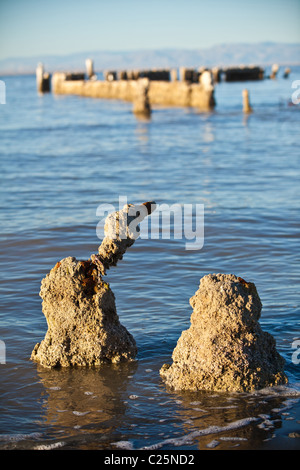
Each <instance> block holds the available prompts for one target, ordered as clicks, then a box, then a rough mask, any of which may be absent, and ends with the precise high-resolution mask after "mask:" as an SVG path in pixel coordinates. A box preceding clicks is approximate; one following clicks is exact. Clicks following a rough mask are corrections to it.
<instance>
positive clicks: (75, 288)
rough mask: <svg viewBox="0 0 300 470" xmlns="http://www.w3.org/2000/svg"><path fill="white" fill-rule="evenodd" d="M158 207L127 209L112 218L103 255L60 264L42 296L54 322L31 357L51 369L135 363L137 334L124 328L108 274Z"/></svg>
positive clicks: (43, 285) (46, 312) (47, 280)
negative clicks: (121, 362) (106, 277)
mask: <svg viewBox="0 0 300 470" xmlns="http://www.w3.org/2000/svg"><path fill="white" fill-rule="evenodd" d="M153 208H155V205H154V203H153V204H152V203H150V202H149V203H145V204H144V205H141V206H132V205H126V206H124V208H123V210H122V211H119V212H116V213H114V214H111V215H110V216H109V217H108V218H107V219H106V225H105V229H104V230H105V238H104V239H103V242H102V244H101V246H100V247H99V253H98V254H97V255H95V254H94V255H92V256H91V258H90V259H89V260H87V261H80V260H77V259H76V258H75V257H68V258H64V259H63V260H61V261H59V262H58V263H57V264H56V265H55V266H54V268H53V269H51V271H50V273H49V274H47V275H46V277H45V278H44V279H43V280H42V283H41V290H40V296H41V297H42V299H43V303H42V308H43V313H44V315H45V317H46V320H47V324H48V331H47V333H46V336H45V338H44V340H43V341H42V342H41V343H38V344H37V345H36V346H35V348H34V350H33V351H32V354H31V359H32V360H33V361H36V362H38V363H40V364H41V365H42V366H45V367H58V366H62V367H67V366H95V365H100V364H101V363H104V362H111V363H117V362H120V361H124V360H132V359H134V357H135V356H136V354H137V347H136V343H135V340H134V338H133V336H132V335H131V334H130V333H129V332H128V331H127V329H126V328H125V327H124V326H123V325H121V323H120V321H119V317H118V315H117V311H116V305H115V297H114V294H113V292H112V290H111V289H110V287H109V284H108V283H106V282H104V280H103V278H102V276H103V275H104V274H105V272H106V270H107V269H109V267H110V266H115V265H116V263H117V261H118V260H120V259H122V257H123V255H124V253H125V251H126V249H127V248H128V247H129V246H131V245H132V244H133V243H134V241H135V239H136V238H137V235H138V230H135V229H137V228H138V227H137V224H134V223H133V222H134V220H135V218H136V217H137V213H138V214H139V215H140V216H139V221H141V220H142V218H144V217H145V216H146V215H148V214H150V213H151V211H152V210H153Z"/></svg>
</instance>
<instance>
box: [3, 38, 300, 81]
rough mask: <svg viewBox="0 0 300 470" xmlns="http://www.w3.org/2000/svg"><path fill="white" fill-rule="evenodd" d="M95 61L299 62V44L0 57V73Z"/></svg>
mask: <svg viewBox="0 0 300 470" xmlns="http://www.w3.org/2000/svg"><path fill="white" fill-rule="evenodd" d="M88 57H89V58H91V59H93V60H94V67H95V71H96V72H100V71H103V70H105V69H111V70H122V69H127V70H128V69H150V68H159V69H161V68H170V67H174V68H177V67H181V66H184V67H192V68H198V67H200V66H207V67H213V66H229V65H241V64H244V65H250V64H254V65H260V66H262V67H265V66H268V65H271V64H274V63H277V64H279V65H295V64H297V65H298V64H300V44H284V43H274V42H262V43H256V44H220V45H216V46H213V47H210V48H206V49H159V50H158V49H153V50H146V49H145V50H133V51H117V52H115V51H86V52H80V53H75V54H69V55H45V56H38V57H26V58H18V57H14V58H9V59H2V60H0V74H1V75H7V74H22V73H34V72H35V69H36V66H37V64H38V63H39V62H42V63H43V64H44V66H45V70H46V71H48V72H50V73H52V72H54V71H61V70H64V71H75V70H76V71H84V70H85V59H86V58H88Z"/></svg>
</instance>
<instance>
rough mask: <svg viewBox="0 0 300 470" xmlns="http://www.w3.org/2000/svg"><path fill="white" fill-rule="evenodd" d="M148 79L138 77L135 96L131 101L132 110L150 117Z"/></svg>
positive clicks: (139, 114)
mask: <svg viewBox="0 0 300 470" xmlns="http://www.w3.org/2000/svg"><path fill="white" fill-rule="evenodd" d="M148 91H149V79H148V78H140V79H139V80H138V86H137V92H136V97H135V99H134V102H133V112H134V114H136V115H138V116H143V117H150V115H151V107H150V102H149V97H148Z"/></svg>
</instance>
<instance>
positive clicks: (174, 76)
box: [170, 69, 178, 82]
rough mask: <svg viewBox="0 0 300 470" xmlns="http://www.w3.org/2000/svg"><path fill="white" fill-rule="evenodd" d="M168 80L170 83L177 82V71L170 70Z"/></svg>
mask: <svg viewBox="0 0 300 470" xmlns="http://www.w3.org/2000/svg"><path fill="white" fill-rule="evenodd" d="M170 79H171V82H177V80H178V77H177V69H171V70H170Z"/></svg>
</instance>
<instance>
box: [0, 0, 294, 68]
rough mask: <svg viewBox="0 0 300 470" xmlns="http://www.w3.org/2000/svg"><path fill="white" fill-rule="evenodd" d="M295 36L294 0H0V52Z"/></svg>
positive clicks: (198, 44)
mask: <svg viewBox="0 0 300 470" xmlns="http://www.w3.org/2000/svg"><path fill="white" fill-rule="evenodd" d="M261 41H275V42H277V41H278V42H287V43H295V42H298V43H299V42H300V0H252V1H244V0H239V1H238V0H206V1H204V0H148V1H147V0H146V1H145V0H106V1H105V0H81V1H78V0H47V1H45V0H0V59H3V58H8V57H30V56H38V55H44V56H45V55H48V54H55V55H56V54H62V55H63V54H69V53H75V52H84V51H94V50H110V51H113V50H119V51H120V50H121V51H122V50H135V49H152V48H153V49H161V48H184V49H199V48H207V47H210V46H213V45H216V44H222V43H243V42H244V43H256V42H261Z"/></svg>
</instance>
